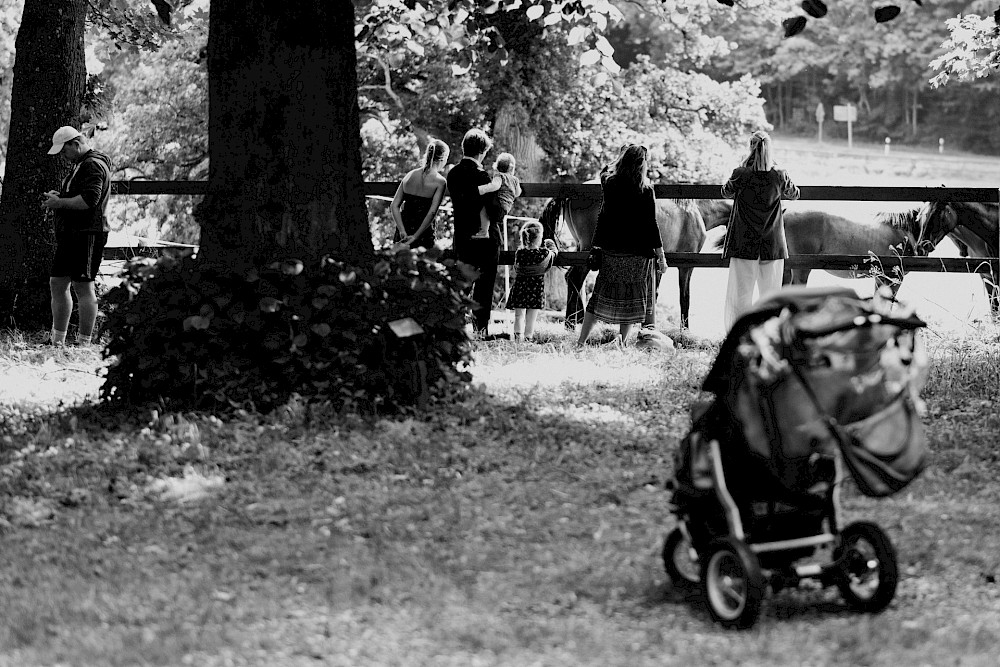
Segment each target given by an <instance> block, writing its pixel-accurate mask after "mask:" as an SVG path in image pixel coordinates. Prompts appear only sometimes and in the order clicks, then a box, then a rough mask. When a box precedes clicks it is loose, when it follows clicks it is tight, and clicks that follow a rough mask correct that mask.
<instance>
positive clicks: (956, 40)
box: [931, 8, 1000, 87]
mask: <svg viewBox="0 0 1000 667" xmlns="http://www.w3.org/2000/svg"><path fill="white" fill-rule="evenodd" d="M945 25H947V26H948V30H949V31H950V33H951V34H950V35H949V36H948V39H947V40H946V41H945V43H944V44H943V45H942V46H943V47H944V48H945V50H946V52H945V54H944V55H942V56H939V57H938V58H935V59H934V61H933V62H931V67H933V68H934V69H936V70H938V71H939V73H938V74H937V76H935V77H934V78H933V79H931V83H932V84H933V85H934V86H935V87H936V86H943V85H944V84H946V83H948V82H949V81H951V80H957V81H968V80H970V79H978V78H982V77H985V76H989V75H990V74H992V73H994V72H996V71H997V69H1000V8H998V9H997V10H996V13H995V14H993V16H992V17H985V16H977V15H976V14H966V15H964V16H958V17H956V18H950V19H948V20H947V21H945Z"/></svg>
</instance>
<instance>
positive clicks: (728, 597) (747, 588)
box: [701, 537, 767, 629]
mask: <svg viewBox="0 0 1000 667" xmlns="http://www.w3.org/2000/svg"><path fill="white" fill-rule="evenodd" d="M706 554H707V555H706V557H705V559H704V561H703V562H702V567H701V584H702V590H703V591H704V594H705V600H706V601H707V602H708V611H709V613H710V614H711V615H712V619H713V620H715V621H717V622H718V623H721V624H722V625H724V626H726V627H727V628H739V629H744V628H749V627H750V626H752V625H753V624H754V623H755V622H756V621H757V617H758V616H759V615H760V606H761V603H762V602H763V601H764V594H765V592H766V590H767V582H766V580H765V579H764V575H763V573H762V572H761V571H760V563H759V562H758V560H757V556H755V555H754V554H753V552H751V551H750V549H749V548H748V547H747V545H746V544H744V543H743V542H742V541H741V540H737V539H735V538H732V537H723V538H719V539H717V540H714V541H713V542H712V543H711V544H710V545H709V548H708V550H707V552H706Z"/></svg>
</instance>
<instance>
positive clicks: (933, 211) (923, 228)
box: [915, 201, 958, 255]
mask: <svg viewBox="0 0 1000 667" xmlns="http://www.w3.org/2000/svg"><path fill="white" fill-rule="evenodd" d="M915 214H916V217H915V221H916V243H915V250H916V252H915V254H917V255H927V254H928V253H929V252H930V251H931V250H933V249H934V248H936V247H937V244H938V243H940V242H941V240H942V239H944V237H945V236H947V235H948V234H950V233H951V232H953V231H955V228H956V227H957V226H958V214H957V213H956V212H955V207H954V206H952V204H951V203H950V202H946V201H932V202H927V203H926V204H924V205H923V206H922V207H921V208H920V209H917V210H916V211H915Z"/></svg>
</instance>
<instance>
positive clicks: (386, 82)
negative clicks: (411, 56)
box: [358, 53, 406, 110]
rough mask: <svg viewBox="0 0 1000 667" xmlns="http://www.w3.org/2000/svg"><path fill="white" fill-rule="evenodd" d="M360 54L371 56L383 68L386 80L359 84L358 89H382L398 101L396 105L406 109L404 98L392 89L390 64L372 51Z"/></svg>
mask: <svg viewBox="0 0 1000 667" xmlns="http://www.w3.org/2000/svg"><path fill="white" fill-rule="evenodd" d="M358 55H360V56H364V57H366V58H371V59H372V60H374V61H375V62H376V63H378V64H379V66H380V67H381V68H382V74H383V76H384V82H383V83H382V85H379V86H376V85H365V86H358V91H362V90H381V91H384V92H385V94H386V95H388V96H389V97H391V98H392V101H393V102H395V103H396V107H397V108H399V109H400V110H402V109H405V108H406V107H405V106H403V100H402V99H400V97H399V95H398V94H397V93H396V91H395V90H393V89H392V74H390V72H389V64H388V63H387V62H385V61H384V60H382V59H381V58H379V57H377V56H373V55H371V54H370V53H359V54H358Z"/></svg>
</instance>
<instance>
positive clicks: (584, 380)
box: [472, 351, 658, 391]
mask: <svg viewBox="0 0 1000 667" xmlns="http://www.w3.org/2000/svg"><path fill="white" fill-rule="evenodd" d="M608 354H609V355H615V356H617V359H607V358H605V359H594V358H588V357H587V356H582V355H581V356H577V357H573V356H568V355H552V354H546V353H544V352H538V353H533V354H527V355H524V356H520V355H518V353H517V352H513V354H511V355H509V356H505V357H503V358H501V359H495V360H494V363H487V362H486V361H485V360H484V361H483V362H480V363H479V364H477V365H476V366H474V367H473V369H472V376H473V381H474V382H477V383H479V382H481V383H483V385H484V386H485V387H486V389H487V390H490V391H499V390H503V389H510V388H528V387H534V386H542V387H554V386H558V385H561V384H564V383H571V384H587V385H596V384H603V385H614V386H629V385H642V384H648V383H650V382H653V381H655V380H656V379H657V377H658V374H657V372H656V369H655V368H653V367H650V366H645V365H640V364H636V363H635V362H636V361H639V359H632V358H631V357H630V356H629V357H626V356H625V355H624V354H623V353H621V352H617V351H615V352H610V351H609V353H608ZM635 354H641V353H635ZM505 359H506V360H505Z"/></svg>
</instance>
